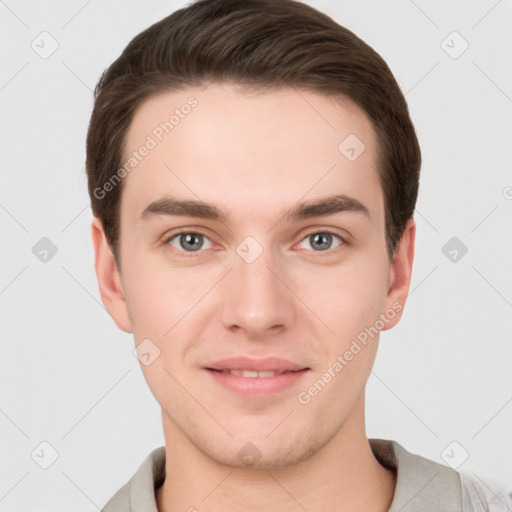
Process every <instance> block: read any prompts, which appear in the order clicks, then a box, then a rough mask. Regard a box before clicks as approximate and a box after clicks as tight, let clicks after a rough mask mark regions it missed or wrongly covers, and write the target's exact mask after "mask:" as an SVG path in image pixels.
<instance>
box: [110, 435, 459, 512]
mask: <svg viewBox="0 0 512 512" xmlns="http://www.w3.org/2000/svg"><path fill="white" fill-rule="evenodd" d="M368 441H369V443H370V447H371V449H372V452H373V454H374V455H375V458H376V459H377V460H378V461H379V463H380V464H382V465H383V466H384V467H386V468H388V469H391V470H393V471H395V473H397V480H396V488H395V493H394V496H393V501H392V503H391V506H390V508H389V512H412V511H414V512H431V511H432V510H443V511H444V512H461V510H462V497H461V490H460V477H459V474H458V473H457V472H456V471H455V470H453V469H451V468H449V467H447V466H444V465H442V464H438V463H437V462H434V461H432V460H429V459H426V458H424V457H422V456H420V455H416V454H413V453H410V452H408V451H407V450H406V449H405V448H404V447H403V446H401V445H400V444H398V443H397V442H396V441H389V440H385V439H369V440H368ZM164 479H165V447H164V446H161V447H159V448H156V449H155V450H153V451H152V452H151V453H150V454H149V455H148V457H147V458H146V459H145V460H144V462H143V463H142V465H141V466H140V468H139V469H138V470H137V472H136V473H135V475H134V476H133V477H132V478H131V480H130V481H129V482H128V483H127V484H126V485H125V486H124V487H123V488H122V489H120V491H119V492H118V495H116V496H114V497H113V500H115V503H116V504H119V505H120V508H117V507H116V508H113V507H112V508H109V506H108V505H109V504H107V507H106V508H105V509H104V512H117V511H119V512H120V511H121V510H123V511H124V510H130V511H131V512H158V509H157V507H156V497H155V489H156V488H158V487H159V486H160V485H161V484H162V483H163V481H164ZM126 501H128V502H129V503H122V502H126ZM123 505H125V506H123Z"/></svg>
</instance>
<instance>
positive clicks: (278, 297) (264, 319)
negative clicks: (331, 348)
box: [222, 251, 297, 340]
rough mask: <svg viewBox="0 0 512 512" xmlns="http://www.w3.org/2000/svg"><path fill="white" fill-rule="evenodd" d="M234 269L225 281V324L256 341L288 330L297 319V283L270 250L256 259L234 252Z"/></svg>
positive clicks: (223, 310) (223, 319) (223, 309)
mask: <svg viewBox="0 0 512 512" xmlns="http://www.w3.org/2000/svg"><path fill="white" fill-rule="evenodd" d="M233 261H234V266H233V270H232V271H231V272H230V273H229V274H228V276H226V277H227V279H225V280H223V281H224V282H223V283H222V286H223V290H222V292H223V297H222V298H223V305H222V323H223V325H224V327H225V328H227V329H229V330H230V331H232V332H237V331H240V332H244V334H245V336H246V337H247V338H248V339H251V340H256V339H263V338H265V337H268V336H269V335H271V334H275V333H279V332H281V331H283V330H286V329H287V328H289V327H290V326H291V325H294V322H295V321H296V319H297V317H296V303H295V302H296V300H295V298H294V295H293V292H292V291H291V290H292V289H293V283H290V280H291V278H290V276H289V274H287V272H286V269H285V268H284V265H283V264H282V263H281V264H279V261H278V259H277V258H275V257H272V255H271V253H270V251H263V253H262V254H261V255H260V256H259V257H258V258H256V259H255V260H254V261H252V262H248V261H246V260H244V259H243V258H242V257H240V256H239V255H238V254H236V253H235V254H234V260H233Z"/></svg>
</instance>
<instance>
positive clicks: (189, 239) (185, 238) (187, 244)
mask: <svg viewBox="0 0 512 512" xmlns="http://www.w3.org/2000/svg"><path fill="white" fill-rule="evenodd" d="M201 236H202V235H198V234H194V233H191V234H189V233H187V234H186V235H181V237H180V238H181V240H180V243H181V246H182V247H183V248H184V249H187V248H188V249H191V250H192V251H197V250H199V249H201V247H202V245H203V241H202V239H201V238H199V237H201ZM195 242H198V243H195Z"/></svg>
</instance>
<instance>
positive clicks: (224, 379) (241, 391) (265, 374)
mask: <svg viewBox="0 0 512 512" xmlns="http://www.w3.org/2000/svg"><path fill="white" fill-rule="evenodd" d="M203 369H204V370H205V371H206V373H207V374H208V375H209V378H212V379H213V381H212V382H213V383H215V384H220V385H221V386H222V387H223V388H224V389H228V390H229V391H230V392H232V393H235V394H237V395H241V396H244V397H254V398H258V397H259V398H263V397H271V396H275V395H277V394H278V393H280V392H282V391H284V390H286V389H288V388H291V387H293V386H297V385H298V383H299V382H300V381H301V380H302V379H303V378H304V376H305V375H306V374H307V373H308V371H309V370H310V368H309V367H307V366H304V365H301V364H298V363H295V362H293V361H289V360H287V359H280V358H277V357H268V358H265V359H252V358H249V357H236V358H231V359H223V360H222V361H217V362H215V363H212V364H208V365H206V366H205V367H204V368H203Z"/></svg>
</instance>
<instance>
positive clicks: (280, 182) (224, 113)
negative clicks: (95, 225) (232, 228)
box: [122, 84, 382, 217]
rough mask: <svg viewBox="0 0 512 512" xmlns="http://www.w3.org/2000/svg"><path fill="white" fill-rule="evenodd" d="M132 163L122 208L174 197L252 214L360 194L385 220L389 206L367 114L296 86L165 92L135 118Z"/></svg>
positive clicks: (129, 143)
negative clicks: (384, 201)
mask: <svg viewBox="0 0 512 512" xmlns="http://www.w3.org/2000/svg"><path fill="white" fill-rule="evenodd" d="M144 148H147V149H144ZM142 153H144V155H143V156H142V155H141V154H142ZM128 160H131V161H132V162H131V163H132V164H133V166H127V167H126V168H127V170H128V172H127V174H126V177H125V180H126V182H125V185H124V190H123V194H122V214H123V209H124V210H125V211H128V213H130V214H133V215H135V212H138V213H139V215H140V212H142V211H143V209H144V208H145V207H146V206H147V205H148V204H149V203H151V202H152V201H155V200H157V199H159V198H160V197H162V196H164V195H165V194H170V195H172V196H174V197H182V198H187V199H201V200H205V201H208V202H209V203H214V204H227V205H228V206H229V209H230V210H236V211H237V212H240V213H243V212H245V213H247V214H249V215H251V214H254V213H255V210H254V208H255V207H259V208H261V213H264V214H268V215H270V214H271V212H272V210H278V209H281V208H282V206H283V205H289V206H290V205H293V204H294V203H296V202H297V201H299V200H301V199H302V200H310V199H314V198H316V197H323V196H326V195H328V194H333V193H343V194H345V195H348V196H352V197H357V198H358V199H359V200H361V202H365V203H366V206H367V207H368V209H369V210H370V211H372V210H375V211H374V214H375V216H376V217H378V216H379V211H380V210H382V197H381V189H380V182H379V179H378V173H377V167H376V166H377V139H376V136H375V133H374V130H373V127H372V125H371V123H370V122H369V120H368V119H367V117H366V116H365V114H364V113H363V112H362V111H361V110H360V109H359V108H358V107H357V106H356V105H355V104H353V103H352V102H350V101H348V100H345V99H339V98H337V99H335V98H332V97H327V96H325V95H323V94H320V93H313V92H310V91H304V90H299V89H295V88H281V89H277V90H273V91H266V92H255V91H248V90H241V89H240V88H239V87H237V86H235V85H232V84H210V85H209V86H208V87H207V88H206V89H204V90H202V89H200V88H188V89H184V90H180V91H172V92H165V93H161V94H158V95H155V96H153V97H151V98H149V99H148V100H146V101H145V102H144V103H143V104H142V105H141V106H140V107H139V108H138V110H137V111H136V113H135V115H134V117H133V120H132V123H131V125H130V128H129V130H128V133H127V135H126V140H125V152H124V163H126V162H128Z"/></svg>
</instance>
